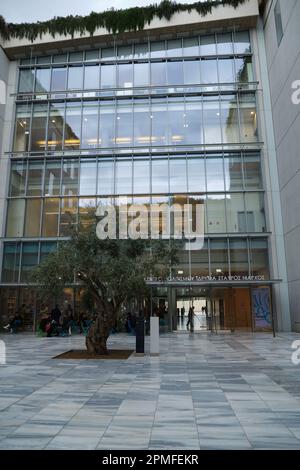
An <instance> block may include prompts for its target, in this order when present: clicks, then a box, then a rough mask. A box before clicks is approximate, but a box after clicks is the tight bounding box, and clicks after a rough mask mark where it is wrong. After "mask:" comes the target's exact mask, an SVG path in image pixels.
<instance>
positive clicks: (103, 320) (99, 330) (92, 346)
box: [85, 303, 116, 354]
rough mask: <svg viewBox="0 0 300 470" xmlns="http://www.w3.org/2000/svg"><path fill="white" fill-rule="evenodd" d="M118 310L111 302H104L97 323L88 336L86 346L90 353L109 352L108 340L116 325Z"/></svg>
mask: <svg viewBox="0 0 300 470" xmlns="http://www.w3.org/2000/svg"><path fill="white" fill-rule="evenodd" d="M115 319H116V312H115V310H114V309H113V306H112V305H111V303H105V304H104V305H103V303H102V304H101V306H100V309H99V313H98V316H97V319H96V321H95V323H94V324H93V325H92V326H91V328H90V330H89V332H88V335H87V337H86V341H85V343H86V347H87V350H88V352H89V353H90V354H108V349H107V340H108V338H109V334H110V330H111V329H112V327H113V326H114V323H115Z"/></svg>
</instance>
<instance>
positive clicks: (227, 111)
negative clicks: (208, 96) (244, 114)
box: [221, 95, 240, 144]
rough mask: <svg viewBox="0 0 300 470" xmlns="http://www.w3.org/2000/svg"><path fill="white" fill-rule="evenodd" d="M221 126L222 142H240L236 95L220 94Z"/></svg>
mask: <svg viewBox="0 0 300 470" xmlns="http://www.w3.org/2000/svg"><path fill="white" fill-rule="evenodd" d="M221 128H222V138H223V143H224V144H234V143H238V142H240V132H239V115H238V107H237V97H236V95H226V96H221Z"/></svg>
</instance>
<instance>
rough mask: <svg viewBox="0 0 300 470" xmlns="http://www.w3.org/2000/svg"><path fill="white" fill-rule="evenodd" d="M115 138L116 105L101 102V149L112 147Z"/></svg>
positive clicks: (109, 102)
mask: <svg viewBox="0 0 300 470" xmlns="http://www.w3.org/2000/svg"><path fill="white" fill-rule="evenodd" d="M114 138H115V104H114V102H113V101H103V102H100V132H99V144H100V145H101V147H112V145H113V144H114Z"/></svg>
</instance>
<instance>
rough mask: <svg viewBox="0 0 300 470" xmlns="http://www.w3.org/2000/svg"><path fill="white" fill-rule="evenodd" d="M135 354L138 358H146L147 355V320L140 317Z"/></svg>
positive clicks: (137, 326)
mask: <svg viewBox="0 0 300 470" xmlns="http://www.w3.org/2000/svg"><path fill="white" fill-rule="evenodd" d="M135 334H136V337H135V354H136V356H144V354H145V319H144V317H138V318H137V320H136V326H135Z"/></svg>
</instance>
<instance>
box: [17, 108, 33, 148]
mask: <svg viewBox="0 0 300 470" xmlns="http://www.w3.org/2000/svg"><path fill="white" fill-rule="evenodd" d="M30 114H31V108H30V107H28V106H17V113H16V126H15V140H14V151H15V152H27V151H28V143H29V129H30Z"/></svg>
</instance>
